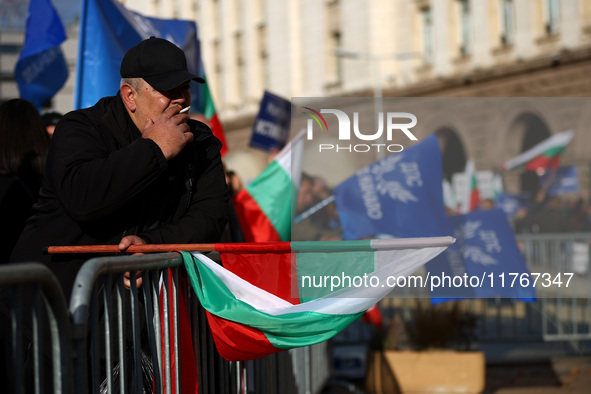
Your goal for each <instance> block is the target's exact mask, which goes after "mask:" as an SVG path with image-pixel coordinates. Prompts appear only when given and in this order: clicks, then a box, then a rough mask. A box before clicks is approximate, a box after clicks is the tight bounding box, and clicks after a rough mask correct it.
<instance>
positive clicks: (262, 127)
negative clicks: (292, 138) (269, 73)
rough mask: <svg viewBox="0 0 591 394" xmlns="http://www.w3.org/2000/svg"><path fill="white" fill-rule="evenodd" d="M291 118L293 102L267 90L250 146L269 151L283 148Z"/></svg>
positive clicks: (254, 126) (253, 129) (255, 123)
mask: <svg viewBox="0 0 591 394" xmlns="http://www.w3.org/2000/svg"><path fill="white" fill-rule="evenodd" d="M290 119H291V103H290V102H289V101H288V100H286V99H284V98H282V97H279V96H276V95H274V94H272V93H269V92H267V91H265V94H264V95H263V99H262V100H261V106H260V109H259V114H258V115H257V118H256V120H255V122H254V125H253V127H252V136H251V138H250V146H252V147H253V148H258V149H262V150H266V151H268V152H270V151H272V150H274V149H277V150H278V149H281V148H283V146H284V145H285V143H286V142H287V137H289V122H290Z"/></svg>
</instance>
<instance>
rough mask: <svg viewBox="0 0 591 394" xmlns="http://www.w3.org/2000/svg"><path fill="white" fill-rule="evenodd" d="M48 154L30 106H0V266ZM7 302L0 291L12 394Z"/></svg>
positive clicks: (18, 102)
mask: <svg viewBox="0 0 591 394" xmlns="http://www.w3.org/2000/svg"><path fill="white" fill-rule="evenodd" d="M48 150H49V136H48V135H47V133H46V131H45V128H44V127H43V122H42V121H41V115H39V112H38V111H37V108H36V107H35V106H34V105H33V104H32V103H30V102H28V101H26V100H22V99H14V100H10V101H6V102H5V103H3V104H2V105H0V224H1V226H0V264H4V263H7V262H8V260H9V257H10V254H11V252H12V249H13V247H14V244H15V243H16V241H17V239H18V236H19V234H20V232H21V231H22V230H23V228H24V226H25V221H26V219H27V218H28V217H29V216H30V215H31V212H32V206H33V204H34V202H35V201H37V195H38V192H39V188H40V186H41V180H42V174H43V169H44V167H45V160H46V159H47V152H48ZM9 300H10V295H9V292H8V291H4V289H2V288H0V380H1V381H2V382H3V385H4V390H6V392H13V390H14V389H15V388H14V387H13V386H12V383H11V379H12V377H13V376H14V375H13V373H14V371H13V370H12V365H11V362H12V358H11V351H12V340H11V339H12V335H11V334H10V333H11V325H12V321H11V312H10V305H11V303H10V302H9ZM25 318H26V317H25ZM30 377H31V378H32V376H30ZM29 380H32V379H29Z"/></svg>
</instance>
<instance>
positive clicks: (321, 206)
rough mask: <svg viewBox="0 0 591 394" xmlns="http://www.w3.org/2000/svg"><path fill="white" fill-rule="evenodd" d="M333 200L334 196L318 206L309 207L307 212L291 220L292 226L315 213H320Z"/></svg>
mask: <svg viewBox="0 0 591 394" xmlns="http://www.w3.org/2000/svg"><path fill="white" fill-rule="evenodd" d="M334 200H335V197H334V194H333V195H332V196H328V197H327V198H325V199H324V200H322V201H320V202H319V203H318V204H316V205H314V206H313V207H311V208H310V209H308V210H307V211H304V212H303V213H302V214H301V215H299V216H298V217H296V218H295V219H294V220H293V223H294V224H298V223H299V222H301V221H302V220H304V219H306V218H307V217H309V216H312V215H313V214H315V213H316V212H318V211H320V210H321V209H322V208H324V207H325V206H327V205H328V204H330V203H331V202H333V201H334Z"/></svg>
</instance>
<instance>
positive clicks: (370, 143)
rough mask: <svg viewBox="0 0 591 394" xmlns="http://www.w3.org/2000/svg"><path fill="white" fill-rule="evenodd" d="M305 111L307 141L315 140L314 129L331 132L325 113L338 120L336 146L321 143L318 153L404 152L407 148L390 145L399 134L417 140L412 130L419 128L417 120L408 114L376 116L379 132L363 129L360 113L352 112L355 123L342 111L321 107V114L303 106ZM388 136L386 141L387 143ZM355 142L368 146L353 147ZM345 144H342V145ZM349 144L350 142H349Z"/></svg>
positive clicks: (396, 113)
mask: <svg viewBox="0 0 591 394" xmlns="http://www.w3.org/2000/svg"><path fill="white" fill-rule="evenodd" d="M303 108H304V109H306V111H304V112H303V114H305V115H307V116H309V118H308V119H307V123H306V131H307V134H306V135H307V137H306V138H307V139H308V140H309V141H311V140H313V139H314V129H317V130H319V131H320V132H321V133H323V132H328V130H329V128H328V122H327V121H326V118H325V117H324V116H323V114H331V115H334V116H335V117H336V120H337V122H338V135H337V136H338V140H339V143H337V144H328V143H319V144H318V152H325V151H334V152H361V153H364V152H370V151H375V152H390V153H395V152H401V151H402V150H404V146H402V145H400V144H395V143H391V142H392V139H393V137H394V136H395V135H396V134H397V133H402V134H404V135H405V136H406V137H407V138H408V139H409V140H411V141H417V140H418V139H417V137H416V136H415V135H414V134H413V133H412V132H411V130H410V129H411V128H413V127H414V126H416V124H417V117H416V116H415V115H413V114H411V113H409V112H387V113H385V114H384V113H383V112H380V113H379V114H377V122H376V124H377V130H375V131H373V130H372V131H367V130H361V128H360V116H359V112H353V113H352V115H353V120H352V121H351V118H350V116H349V115H348V114H347V113H346V112H345V111H342V110H340V109H334V108H329V109H327V108H322V109H320V110H319V111H317V110H315V109H313V108H311V107H303ZM384 135H385V141H384ZM352 139H353V140H354V139H356V140H360V141H364V142H366V143H361V144H353V143H350V142H351V141H352ZM340 142H343V143H340ZM347 142H349V143H347Z"/></svg>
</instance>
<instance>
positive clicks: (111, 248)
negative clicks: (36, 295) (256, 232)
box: [43, 244, 215, 254]
mask: <svg viewBox="0 0 591 394" xmlns="http://www.w3.org/2000/svg"><path fill="white" fill-rule="evenodd" d="M214 245H215V244H150V245H131V246H129V248H127V250H126V251H125V253H158V252H163V253H167V252H173V251H177V250H184V251H187V252H196V251H199V252H211V251H214V250H215V247H214ZM43 253H44V254H76V253H80V254H84V253H122V252H121V250H119V246H118V245H73V246H46V247H45V248H43Z"/></svg>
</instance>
